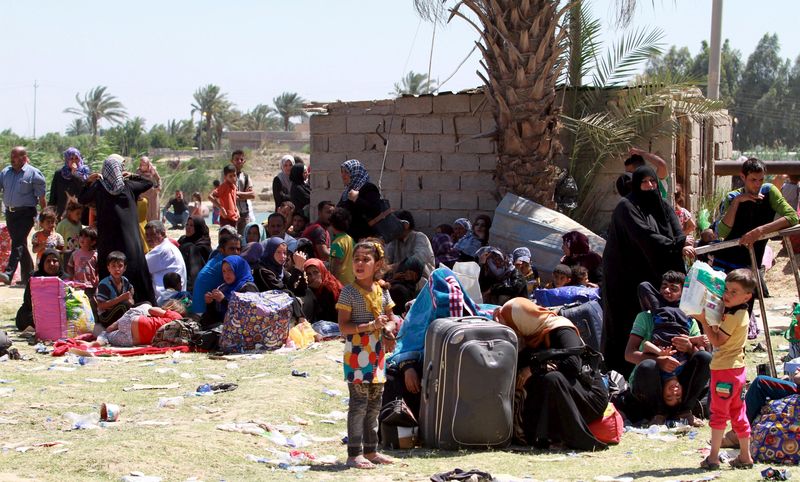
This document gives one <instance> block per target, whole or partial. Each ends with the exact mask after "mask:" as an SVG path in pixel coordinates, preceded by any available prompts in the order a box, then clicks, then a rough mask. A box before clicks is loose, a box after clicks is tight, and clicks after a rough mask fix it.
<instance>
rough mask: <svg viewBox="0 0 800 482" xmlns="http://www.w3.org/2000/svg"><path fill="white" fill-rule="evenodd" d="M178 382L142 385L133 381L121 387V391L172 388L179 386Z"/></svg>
mask: <svg viewBox="0 0 800 482" xmlns="http://www.w3.org/2000/svg"><path fill="white" fill-rule="evenodd" d="M180 387H181V384H180V383H170V384H169V385H143V384H140V383H135V384H133V385H131V386H130V387H125V388H123V389H122V391H123V392H132V391H136V390H173V389H175V388H180Z"/></svg>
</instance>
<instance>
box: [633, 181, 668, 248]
mask: <svg viewBox="0 0 800 482" xmlns="http://www.w3.org/2000/svg"><path fill="white" fill-rule="evenodd" d="M648 176H649V177H652V178H653V179H654V180H655V181H656V183H658V175H656V171H655V169H653V168H652V167H650V166H641V167H638V168H636V170H635V171H633V176H632V178H631V193H630V194H628V196H627V198H628V200H630V202H632V203H633V204H634V205H635V206H636V207H638V208H639V209H640V210H641V211H642V213H643V214H644V215H645V216H647V215H650V216H652V217H653V219H654V220H655V222H656V226H657V228H658V233H659V234H661V235H664V236H668V237H672V235H673V234H674V233H673V232H672V230H671V229H670V223H669V211H670V210H671V209H670V207H669V205H668V204H667V203H666V202H665V201H664V199H662V198H661V193H659V192H658V186H656V189H653V190H651V191H642V181H643V180H644V178H645V177H648Z"/></svg>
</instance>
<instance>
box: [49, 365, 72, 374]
mask: <svg viewBox="0 0 800 482" xmlns="http://www.w3.org/2000/svg"><path fill="white" fill-rule="evenodd" d="M48 370H54V371H59V372H74V371H75V370H77V368H76V367H65V366H63V365H52V366H51V367H50V368H48Z"/></svg>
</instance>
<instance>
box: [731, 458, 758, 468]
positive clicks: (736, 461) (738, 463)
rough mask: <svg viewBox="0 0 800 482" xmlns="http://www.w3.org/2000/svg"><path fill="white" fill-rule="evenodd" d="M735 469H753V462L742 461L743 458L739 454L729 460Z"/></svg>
mask: <svg viewBox="0 0 800 482" xmlns="http://www.w3.org/2000/svg"><path fill="white" fill-rule="evenodd" d="M728 463H729V464H730V465H731V467H733V468H734V469H752V468H753V463H752V462H742V459H740V458H739V456H738V455H737V456H736V458H735V459H733V460H731V461H730V462H728Z"/></svg>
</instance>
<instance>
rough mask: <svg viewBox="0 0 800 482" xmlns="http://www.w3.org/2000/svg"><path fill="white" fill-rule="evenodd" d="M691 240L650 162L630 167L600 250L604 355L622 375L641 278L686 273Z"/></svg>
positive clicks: (655, 280) (626, 370)
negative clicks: (625, 190) (627, 188)
mask: <svg viewBox="0 0 800 482" xmlns="http://www.w3.org/2000/svg"><path fill="white" fill-rule="evenodd" d="M693 243H694V239H693V238H692V237H691V236H685V235H684V234H683V229H682V228H681V223H680V221H678V217H677V216H676V215H675V211H674V210H673V209H672V208H671V207H670V206H669V205H668V204H667V203H666V202H665V201H664V200H663V199H662V198H661V195H660V194H659V192H658V177H657V176H656V172H655V170H653V168H652V167H650V166H642V167H639V168H638V169H636V171H634V173H633V176H632V181H631V193H630V194H628V195H627V196H626V197H624V198H622V199H621V200H620V201H619V203H618V204H617V207H616V208H615V209H614V213H613V214H612V216H611V224H610V225H609V227H608V242H607V243H606V247H605V250H604V251H603V280H604V282H603V317H604V320H603V339H604V342H603V346H604V348H603V355H604V357H605V362H606V367H608V368H609V369H611V370H616V371H618V372H620V373H621V374H622V375H623V376H625V377H626V378H627V377H628V375H630V372H631V370H632V369H633V365H632V364H630V363H628V362H627V361H625V345H626V343H627V340H628V335H630V332H631V327H632V326H633V320H634V319H635V318H636V314H637V313H639V312H640V311H641V307H640V306H639V299H638V297H637V289H638V286H639V283H641V282H642V281H649V282H650V283H652V284H653V286H660V285H661V276H662V275H663V274H664V273H665V272H667V271H669V270H674V271H680V272H682V273H685V272H686V267H685V265H684V262H683V257H684V256H686V257H694V248H693Z"/></svg>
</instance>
